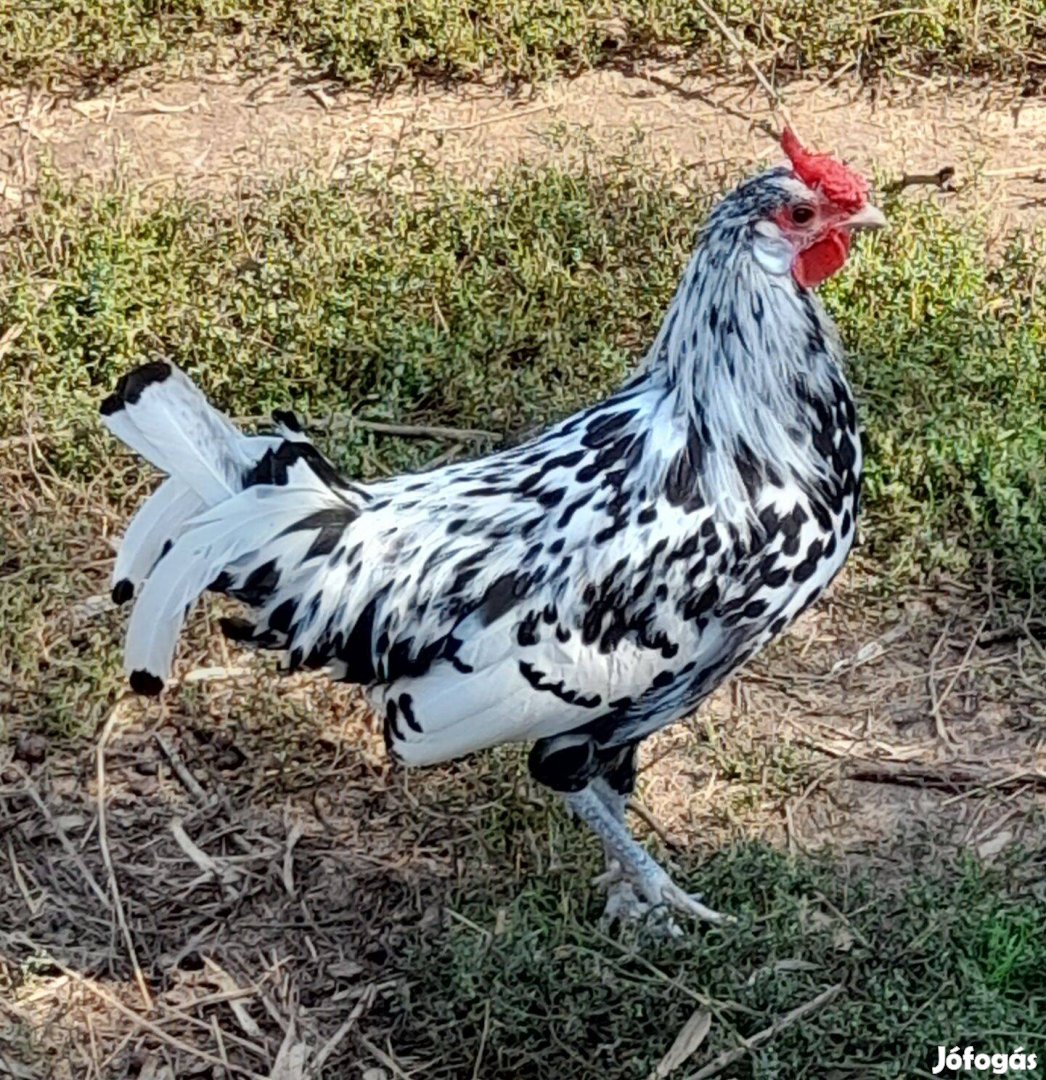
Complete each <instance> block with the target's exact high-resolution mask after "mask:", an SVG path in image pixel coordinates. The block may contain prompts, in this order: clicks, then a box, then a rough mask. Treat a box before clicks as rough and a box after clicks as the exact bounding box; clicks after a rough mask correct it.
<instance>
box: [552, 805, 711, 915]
mask: <svg viewBox="0 0 1046 1080" xmlns="http://www.w3.org/2000/svg"><path fill="white" fill-rule="evenodd" d="M564 798H565V799H566V803H567V806H569V807H570V809H571V810H572V811H573V812H574V813H575V814H576V815H577V816H578V817H579V818H581V820H582V821H584V822H585V824H586V825H588V826H589V828H590V829H592V831H593V832H594V833H595V834H596V835H597V836H598V837H599V838H600V840H602V841H603V847H604V848H605V849H606V852H607V858H608V861H610V860H613V861H616V862H617V864H618V866H619V867H620V868H621V873H622V875H623V877H624V879H626V880H627V881H628V883H629V885H630V886H631V889H632V893H633V896H636V894H638V896H636V898H637V899H641V900H645V901H646V902H647V903H648V904H649V905H650V906H651V907H654V908H656V907H660V906H663V905H667V906H668V907H670V908H674V909H675V910H676V911H680V912H683V913H684V914H686V915H693V916H694V917H695V918H698V919H704V920H705V921H706V922H716V923H719V922H727V921H730V920H729V917H728V916H724V915H721V914H720V913H719V912H718V911H713V910H712V909H711V908H709V907H705V905H704V904H702V903H701V900H700V898H699V897H697V896H693V895H691V894H690V893H688V892H686V891H685V890H684V889H681V888H680V887H679V886H678V885H676V883H675V882H674V881H673V880H672V879H671V878H670V877H669V876H668V873H667V871H666V870H665V869H664V868H663V867H662V866H661V865H660V864H659V863H658V862H657V861H656V860H655V859H654V858H652V857H651V856H650V855H649V854H648V853H647V851H646V850H645V849H644V848H643V847H642V846H641V845H640V844H639V843H637V842H636V840H635V839H634V838H633V837H632V835H631V834H630V833H629V831H628V829H627V828H626V827H625V823H624V821H623V820H621V819H620V818H619V817H618V816H617V815H616V814H615V813H614V811H613V810H611V809H610V807H608V806H607V804H606V803H605V802H604V801H603V800H602V799H601V798H600V797H599V796H598V795H597V794H596V793H595V792H594V791H593V790H592V786H591V785H590V786H589V787H586V788H584V789H582V790H581V791H577V792H571V793H570V794H567V795H565V796H564ZM622 810H623V804H622ZM608 906H609V901H608Z"/></svg>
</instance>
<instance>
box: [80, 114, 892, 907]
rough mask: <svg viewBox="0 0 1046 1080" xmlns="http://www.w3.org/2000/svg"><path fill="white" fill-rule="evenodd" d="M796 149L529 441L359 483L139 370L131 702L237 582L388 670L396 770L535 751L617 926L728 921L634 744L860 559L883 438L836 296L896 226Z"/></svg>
mask: <svg viewBox="0 0 1046 1080" xmlns="http://www.w3.org/2000/svg"><path fill="white" fill-rule="evenodd" d="M782 146H783V149H784V151H785V153H786V155H787V157H788V159H789V164H788V165H785V166H779V167H776V168H771V169H770V170H768V171H766V172H763V173H762V174H760V175H758V176H755V177H753V178H750V179H748V180H746V181H745V182H743V183H742V184H740V185H739V186H738V187H737V188H736V189H735V190H734V191H733V192H732V193H730V194H729V195H727V196H726V197H725V198H724V199H723V200H722V201H721V202H719V204H718V205H717V206H716V207H715V208H714V210H713V211H712V213H711V214H710V216H709V218H708V220H707V222H706V223H705V225H704V227H703V229H702V231H701V233H700V236H699V239H698V243H697V247H696V250H695V252H694V254H693V257H692V258H691V260H690V263H689V265H688V266H687V268H686V271H685V273H684V275H683V278H682V282H681V283H680V285H679V288H678V290H677V292H676V294H675V297H674V299H673V300H672V303H671V306H670V307H669V309H668V312H667V315H666V317H665V320H664V323H663V325H662V326H661V329H660V331H659V333H658V335H657V337H656V339H655V340H654V343H653V345H652V347H651V348H650V351H649V353H648V354H647V356H646V359H645V362H644V363H643V364H642V365H641V366H640V368H639V370H638V371H637V372H636V373H635V374H633V375H632V376H631V377H630V378H628V380H627V381H626V382H625V383H624V385H622V386H621V387H620V389H618V390H617V391H616V392H615V393H613V394H612V395H611V396H610V397H609V398H607V399H606V400H605V401H602V402H600V403H599V404H597V405H593V406H592V407H590V408H587V409H584V410H583V411H581V412H579V413H577V414H575V415H573V416H571V417H569V418H568V419H566V420H563V421H562V422H561V423H558V424H556V425H555V426H553V427H552V428H550V429H549V430H547V431H546V432H544V434H542V435H540V436H538V437H537V438H535V439H533V440H531V441H529V442H527V443H525V444H523V445H520V446H516V447H514V448H511V449H505V450H502V451H500V452H498V453H495V454H492V455H490V456H488V457H484V458H481V459H479V460H476V461H470V462H467V463H455V464H451V465H446V466H444V467H442V468H438V469H433V470H432V471H430V472H425V473H421V474H417V475H405V476H397V477H394V478H392V479H386V480H379V481H376V482H374V483H369V484H363V483H356V482H354V481H352V480H349V479H346V478H344V477H342V476H340V475H339V474H338V473H337V472H336V471H335V469H334V468H333V467H332V466H331V465H330V464H329V463H328V462H327V461H326V460H325V459H324V458H323V457H322V456H321V454H320V453H319V452H318V451H317V450H316V448H315V447H314V446H313V445H312V444H311V443H310V442H309V441H308V439H307V438H306V437H305V436H304V434H303V432H302V429H301V426H300V425H299V424H298V422H297V421H296V420H295V418H294V417H293V415H292V414H289V413H276V414H274V417H273V419H274V422H275V424H276V431H275V433H273V434H270V435H254V436H249V435H244V434H243V433H241V432H240V430H239V429H238V428H237V427H236V426H234V425H233V423H232V422H231V421H229V420H228V419H226V418H225V417H224V416H222V415H221V414H220V413H218V412H217V411H216V410H215V409H213V408H212V407H211V406H210V405H209V404H208V402H207V400H206V398H205V397H204V395H203V394H202V393H201V392H200V390H199V389H197V387H196V386H195V385H194V384H193V383H192V382H191V381H190V379H189V378H188V377H187V376H186V375H185V374H183V373H182V372H181V371H180V370H179V369H178V368H177V367H175V366H174V365H173V364H171V363H169V362H167V361H159V360H158V361H153V362H150V363H146V364H144V365H143V366H141V367H139V368H137V369H136V370H134V371H131V372H130V373H129V374H127V375H125V376H124V377H123V378H122V379H120V381H119V383H118V385H117V386H116V389H115V391H114V393H112V394H111V395H110V396H109V397H108V398H106V400H105V401H104V403H103V404H102V407H101V413H102V418H103V421H104V423H105V425H106V427H107V428H108V429H109V430H110V431H111V432H112V433H113V434H114V435H115V436H116V437H117V438H119V439H121V440H122V441H123V442H124V443H126V444H127V445H128V446H129V447H131V448H132V449H133V450H135V451H136V452H137V453H138V454H140V455H141V456H142V457H144V458H145V459H146V460H148V461H149V462H151V463H152V464H153V465H154V466H156V467H157V468H158V469H159V470H161V471H162V472H163V473H165V474H166V475H167V479H166V480H165V481H164V482H163V483H162V484H161V485H160V487H159V488H158V489H157V490H156V491H155V492H154V493H153V494H152V495H151V496H150V497H149V498H148V499H147V500H146V501H145V502H144V504H143V505H142V506H141V507H140V509H139V510H138V512H137V514H136V515H135V516H134V518H133V520H132V521H131V523H130V526H129V527H128V529H127V532H126V535H125V536H124V538H123V541H122V544H121V546H120V549H119V552H118V555H117V558H116V565H115V570H114V587H113V598H114V600H115V601H116V602H117V603H124V602H127V601H130V600H132V599H133V600H134V605H133V608H132V611H131V615H130V620H129V625H128V628H127V641H126V649H125V667H126V670H127V672H128V674H129V676H130V684H131V687H132V688H133V689H134V690H135V691H137V692H139V693H142V694H150V695H155V694H158V693H160V691H161V689H162V688H163V685H164V682H165V680H167V679H168V678H169V676H170V674H171V663H172V657H173V654H174V651H175V647H176V643H177V639H178V637H179V634H180V631H181V629H182V625H183V622H184V620H185V617H186V614H187V612H188V611H189V609H190V608H191V606H192V604H193V603H194V602H195V601H196V600H197V598H198V597H199V596H200V595H201V594H202V593H203V592H204V591H206V590H210V591H212V592H217V593H222V594H224V595H226V596H229V597H232V598H234V599H235V600H238V601H240V602H242V604H244V605H245V606H246V608H248V609H249V618H236V619H227V620H224V621H223V629H224V631H225V633H226V634H227V636H229V637H230V638H232V639H234V640H236V641H239V642H242V643H245V644H250V645H253V646H257V647H261V648H264V649H280V650H284V651H285V654H286V668H287V669H289V670H291V671H294V670H296V669H300V668H325V669H327V671H328V672H329V674H330V676H331V678H333V679H338V680H343V681H347V682H350V683H357V684H362V685H363V686H364V687H365V688H366V693H367V695H368V699H369V701H370V703H371V706H372V707H373V709H374V710H375V711H376V712H377V714H378V716H379V717H380V719H381V720H382V723H383V728H384V735H385V742H386V745H387V747H388V751H389V753H390V754H391V755H392V756H393V757H394V758H395V759H397V760H399V761H400V762H403V763H405V764H407V765H427V764H432V763H435V762H440V761H447V760H449V759H452V758H457V757H460V756H462V755H466V754H470V753H473V752H475V751H478V750H482V749H485V748H487V747H492V746H495V745H498V744H501V743H506V742H518V741H522V742H526V743H529V744H531V749H530V753H529V768H530V772H531V774H532V775H533V777H534V778H535V779H536V780H537V781H538V782H539V783H541V784H543V785H546V786H547V787H549V788H551V789H553V790H554V791H557V792H560V793H562V795H563V798H564V799H565V802H566V804H567V806H568V807H569V808H570V809H571V810H572V811H573V812H574V814H575V815H576V816H577V817H578V818H580V819H582V820H583V821H585V822H586V823H587V824H588V825H589V826H590V827H591V828H592V829H593V830H594V832H595V833H596V834H597V836H598V837H599V838H600V840H601V841H602V843H603V846H604V848H605V852H606V856H607V860H608V866H609V870H608V874H607V875H606V877H605V880H606V883H607V884H608V886H609V888H608V892H609V896H608V901H607V915H608V916H610V917H611V918H616V917H619V918H625V917H640V916H643V915H644V914H646V913H649V912H650V911H651V910H652V909H657V910H658V911H659V912H662V913H670V912H671V911H673V910H674V911H678V912H682V913H684V914H687V915H690V916H694V917H697V918H700V919H706V920H712V921H716V920H720V919H721V918H723V916H720V915H719V914H718V913H717V912H716V911H714V910H712V909H711V908H709V907H706V906H705V904H704V903H703V902H702V899H701V898H700V897H699V896H697V895H692V894H691V893H689V892H687V891H686V890H684V889H683V888H682V887H680V886H679V885H677V884H676V883H675V882H674V881H673V880H672V879H671V877H670V876H669V874H668V873H667V872H666V870H665V869H664V868H663V867H662V866H661V865H660V864H659V863H658V862H657V861H656V860H655V859H654V858H652V857H651V855H650V854H649V853H648V852H647V851H646V850H645V849H644V848H643V847H642V846H641V845H640V844H638V843H637V842H636V840H634V839H633V837H632V836H631V834H630V832H629V830H628V828H627V827H626V824H625V808H626V804H627V801H628V798H629V795H630V793H631V792H632V790H633V786H634V784H635V777H636V749H637V747H638V745H639V743H641V742H642V741H643V739H645V738H646V737H647V736H649V735H651V734H653V733H654V732H655V731H658V730H659V729H660V728H663V727H665V726H666V725H667V724H670V723H672V722H673V721H676V720H679V719H680V718H681V717H684V716H686V715H687V714H689V713H691V712H693V710H694V709H695V708H696V707H697V706H698V705H699V704H700V703H701V702H702V701H703V700H704V699H705V698H706V697H708V695H709V694H711V693H712V691H713V690H715V689H716V687H717V686H719V685H720V684H721V683H722V682H723V680H724V679H726V678H727V676H728V675H729V674H730V673H731V672H733V671H735V670H736V669H737V668H738V667H739V666H740V665H741V664H743V663H744V662H745V661H746V660H748V659H749V658H751V657H752V656H753V655H754V654H755V653H756V652H758V651H759V650H760V649H761V648H763V646H765V645H766V644H767V643H768V642H769V641H771V640H772V639H773V638H774V637H776V636H777V635H778V634H780V633H781V631H782V630H783V629H784V628H785V627H786V626H787V625H788V624H789V623H790V622H791V621H792V620H793V619H795V618H796V616H798V615H799V614H800V613H801V612H802V611H803V610H804V609H805V608H807V607H808V606H809V605H810V604H811V603H812V602H813V601H814V600H815V599H816V598H817V596H818V595H819V594H820V593H821V592H822V591H823V590H824V588H825V587H826V586H827V585H828V583H829V582H830V581H831V580H832V578H833V577H835V575H836V574H837V573H838V571H839V569H840V568H841V567H842V565H843V562H844V561H845V559H846V557H847V554H848V552H849V550H850V547H851V545H852V543H853V539H854V530H855V519H856V515H857V505H858V489H859V485H860V476H861V446H860V441H859V437H858V432H857V417H856V412H855V408H854V401H853V397H852V395H851V392H850V389H849V387H848V385H847V381H846V378H845V375H844V373H843V368H842V361H843V350H842V347H841V344H840V341H839V337H838V334H837V332H836V329H835V327H834V325H833V323H832V322H831V320H830V319H829V317H828V315H827V314H826V313H825V311H824V309H823V307H822V306H821V303H820V302H819V300H818V299H817V297H816V296H815V294H814V292H813V291H812V290H813V289H814V287H815V286H816V285H818V284H819V283H820V282H822V281H824V280H825V279H826V278H828V277H829V276H830V275H832V274H834V273H835V272H836V271H838V270H840V269H841V268H842V266H843V265H844V263H845V262H846V259H847V256H848V254H849V250H850V243H851V234H852V233H853V232H855V231H856V230H859V229H876V228H879V227H881V226H883V225H885V224H886V219H885V218H884V216H883V214H882V213H881V212H880V211H879V210H878V209H877V208H876V207H875V206H873V205H871V204H870V203H869V202H868V185H867V183H866V182H865V180H864V179H862V177H860V176H859V175H857V174H856V173H855V172H853V171H852V170H851V169H850V168H848V167H847V166H846V165H844V164H843V163H841V162H840V161H838V160H836V159H834V158H832V157H830V156H827V155H820V154H813V153H810V152H808V151H807V150H805V149H804V148H803V147H802V146H801V144H800V143H799V141H798V139H797V138H796V137H795V136H794V134H793V133H792V132H791V131H788V130H786V131H785V133H784V135H783V136H782ZM669 917H670V915H669Z"/></svg>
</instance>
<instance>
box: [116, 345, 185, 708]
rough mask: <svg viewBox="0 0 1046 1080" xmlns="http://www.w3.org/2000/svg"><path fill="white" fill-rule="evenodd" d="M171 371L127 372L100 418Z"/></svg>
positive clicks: (152, 366)
mask: <svg viewBox="0 0 1046 1080" xmlns="http://www.w3.org/2000/svg"><path fill="white" fill-rule="evenodd" d="M171 371H172V368H171V365H170V364H169V363H167V361H166V360H150V361H149V363H147V364H142V365H141V366H140V367H136V368H135V369H134V370H133V371H129V372H128V373H127V374H126V375H124V376H122V377H121V378H120V380H119V382H117V384H116V388H115V389H114V390H113V392H112V393H111V394H110V395H109V396H108V397H107V398H106V399H105V400H104V401H103V402H102V404H101V407H100V409H99V411H100V412H101V414H102V416H112V415H113V413H117V412H119V411H120V410H121V409H123V408H125V407H126V406H127V405H134V404H135V403H136V402H137V401H138V399H139V398H140V397H141V396H142V393H143V391H144V390H145V388H146V387H148V386H152V385H153V383H160V382H163V381H164V379H166V378H168V376H169V375H170V374H171ZM158 692H159V691H157V693H158Z"/></svg>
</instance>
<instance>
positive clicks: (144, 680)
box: [128, 669, 163, 697]
mask: <svg viewBox="0 0 1046 1080" xmlns="http://www.w3.org/2000/svg"><path fill="white" fill-rule="evenodd" d="M128 682H130V684H131V689H132V690H133V691H134V692H135V693H136V694H144V695H145V696H146V697H156V696H157V695H158V694H159V693H160V691H161V690H162V689H163V679H161V678H159V677H158V676H156V675H153V674H151V673H150V672H148V671H143V670H141V669H139V670H138V671H132V672H131V677H130V679H128Z"/></svg>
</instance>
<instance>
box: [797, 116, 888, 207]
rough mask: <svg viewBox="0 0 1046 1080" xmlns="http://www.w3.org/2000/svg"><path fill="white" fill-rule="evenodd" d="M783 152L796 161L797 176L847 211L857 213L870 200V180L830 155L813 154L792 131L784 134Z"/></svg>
mask: <svg viewBox="0 0 1046 1080" xmlns="http://www.w3.org/2000/svg"><path fill="white" fill-rule="evenodd" d="M781 149H782V150H784V152H785V153H786V154H787V155H788V158H789V160H790V161H791V162H792V169H793V170H794V172H795V175H796V176H798V177H799V179H800V180H802V182H803V183H804V184H806V186H807V187H810V188H817V189H818V190H819V191H821V192H822V193H823V194H824V195H825V197H826V198H828V199H831V201H832V202H834V203H835V204H836V205H837V206H839V207H841V208H842V209H843V210H847V211H850V212H856V211H858V210H860V209H861V207H862V206H864V204H865V203H866V202H867V201H868V181H867V180H865V178H864V177H863V176H859V175H858V174H857V173H855V172H854V171H853V170H852V169H849V168H847V166H845V165H844V164H843V163H842V162H841V161H836V160H835V158H833V157H830V156H829V155H828V154H811V153H810V151H809V150H804V149H803V145H802V143H800V142H799V139H798V138H797V137H796V134H795V132H794V131H792V129H791V128H787V127H786V128H785V129H784V131H783V132H782V133H781Z"/></svg>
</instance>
